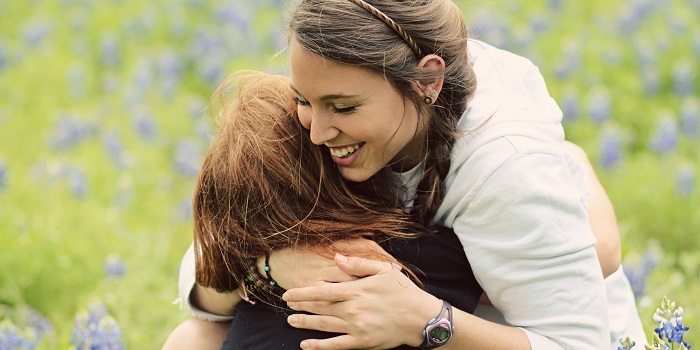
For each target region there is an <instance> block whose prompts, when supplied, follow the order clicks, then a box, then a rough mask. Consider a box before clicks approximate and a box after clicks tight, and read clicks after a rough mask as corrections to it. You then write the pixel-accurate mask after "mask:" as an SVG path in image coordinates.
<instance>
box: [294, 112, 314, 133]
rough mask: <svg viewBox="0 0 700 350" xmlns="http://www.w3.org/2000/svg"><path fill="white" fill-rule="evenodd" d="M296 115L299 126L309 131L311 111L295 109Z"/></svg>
mask: <svg viewBox="0 0 700 350" xmlns="http://www.w3.org/2000/svg"><path fill="white" fill-rule="evenodd" d="M297 115H298V116H299V121H300V122H301V125H302V126H303V127H304V128H305V129H307V130H308V129H311V111H310V110H309V109H308V108H299V107H297Z"/></svg>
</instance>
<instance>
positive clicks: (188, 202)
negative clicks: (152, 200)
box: [175, 198, 192, 221]
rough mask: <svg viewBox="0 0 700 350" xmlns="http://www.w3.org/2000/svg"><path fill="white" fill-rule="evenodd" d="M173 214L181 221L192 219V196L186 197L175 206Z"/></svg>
mask: <svg viewBox="0 0 700 350" xmlns="http://www.w3.org/2000/svg"><path fill="white" fill-rule="evenodd" d="M175 215H176V217H177V219H179V220H182V221H189V220H192V198H187V199H184V200H182V201H180V203H178V204H177V205H176V206H175Z"/></svg>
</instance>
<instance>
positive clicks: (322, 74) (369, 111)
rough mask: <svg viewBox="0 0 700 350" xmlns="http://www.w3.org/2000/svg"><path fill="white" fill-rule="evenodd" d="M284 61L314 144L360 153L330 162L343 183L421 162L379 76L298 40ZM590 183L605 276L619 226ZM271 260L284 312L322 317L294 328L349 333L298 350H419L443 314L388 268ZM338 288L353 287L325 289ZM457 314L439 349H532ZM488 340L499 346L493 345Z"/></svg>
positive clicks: (392, 94) (431, 87)
mask: <svg viewBox="0 0 700 350" xmlns="http://www.w3.org/2000/svg"><path fill="white" fill-rule="evenodd" d="M290 61H291V81H292V84H291V86H292V88H293V89H294V90H295V92H296V93H297V94H298V96H297V99H298V104H299V118H300V120H301V122H302V124H303V125H304V126H305V127H306V128H307V129H309V130H310V135H311V141H312V142H314V143H315V144H317V145H325V146H326V147H328V148H329V152H331V154H332V155H336V156H337V155H342V151H343V149H345V150H346V152H347V151H350V152H352V148H356V146H357V148H358V149H357V150H356V151H355V153H354V154H352V155H351V156H350V157H342V156H341V157H334V160H335V161H336V164H337V165H338V169H339V171H340V172H341V174H342V176H343V177H344V178H346V179H348V180H350V181H364V180H366V179H368V178H369V177H371V176H372V175H374V174H375V173H376V172H378V171H379V170H380V169H382V168H383V167H384V166H386V165H390V166H392V168H393V170H394V171H402V170H408V169H411V168H412V167H414V166H415V165H417V164H418V163H419V161H420V157H417V156H415V155H419V154H421V152H420V145H421V144H422V142H423V136H422V135H423V133H422V132H421V130H420V128H419V118H418V112H417V110H416V108H415V106H413V104H412V103H411V102H410V101H409V100H407V99H406V98H404V97H403V96H402V95H401V94H400V93H399V92H398V91H396V90H395V89H394V88H393V87H392V86H391V85H390V84H389V83H388V82H387V81H386V80H385V79H384V78H383V77H381V76H379V75H377V74H374V73H372V72H370V71H368V70H366V69H363V68H360V67H354V66H348V65H343V64H339V63H336V62H332V61H328V60H324V59H323V58H322V57H320V56H318V55H315V54H313V53H311V52H309V51H306V50H304V49H303V48H302V47H301V46H300V45H299V44H298V43H297V42H296V41H294V40H292V41H291V43H290ZM418 68H424V69H441V68H444V61H442V59H441V58H439V57H438V56H435V55H429V56H427V57H426V58H424V59H423V60H421V62H420V63H419V66H418ZM441 84H442V80H441V79H439V80H436V81H434V82H431V83H428V84H423V85H421V86H420V87H419V88H420V91H421V93H423V94H424V95H427V94H429V92H431V91H435V92H436V93H438V94H439V92H440V88H441ZM348 147H351V149H348ZM565 147H567V148H568V149H569V151H570V152H572V154H574V155H575V156H577V157H579V158H580V159H581V160H582V161H583V162H584V163H585V164H586V165H587V166H590V163H589V162H588V160H587V158H586V157H585V153H583V151H582V150H581V149H580V148H578V147H577V146H575V145H573V144H570V143H567V144H566V145H565ZM338 152H341V153H338ZM588 180H589V184H590V185H591V190H592V193H591V195H590V198H589V201H590V205H589V206H588V213H589V217H590V218H591V226H592V228H593V232H594V233H595V234H596V238H598V241H599V244H598V245H596V250H597V252H598V256H599V259H600V260H601V268H602V270H603V273H604V275H605V276H607V275H609V274H610V273H612V272H614V271H615V270H617V268H618V267H619V262H620V242H619V237H618V234H617V222H616V220H615V215H614V211H613V210H612V206H611V204H610V201H609V199H608V198H607V195H606V194H605V192H604V190H603V188H602V186H601V185H600V182H599V181H598V179H597V178H596V177H595V173H594V172H593V171H592V170H591V171H589V172H588ZM601 242H602V243H601ZM347 251H352V249H349V250H347ZM272 260H277V261H276V262H275V261H271V263H270V265H271V266H272V269H273V270H274V271H276V273H275V280H276V281H277V282H278V283H279V284H280V285H281V286H282V287H283V288H285V289H288V292H287V293H285V295H284V300H286V301H288V302H289V303H290V304H289V306H290V307H291V308H292V309H295V310H300V311H301V310H304V311H309V312H312V313H316V314H318V315H302V314H299V315H292V316H290V318H289V320H288V321H289V323H290V324H291V325H292V326H294V327H297V328H309V329H317V330H324V331H331V332H339V333H347V335H343V336H339V337H335V338H330V339H324V340H314V339H309V340H306V341H304V342H302V344H300V346H301V347H302V348H304V349H349V348H366V349H375V348H376V349H381V348H387V347H395V346H397V345H400V344H402V343H405V344H408V345H413V346H418V345H419V344H420V343H421V341H422V337H421V334H422V330H423V328H424V327H425V325H426V323H427V322H428V320H430V319H431V318H432V317H434V316H435V315H437V313H438V311H439V310H440V306H441V302H440V301H439V300H438V299H437V298H435V297H434V296H432V295H430V294H428V293H426V292H425V291H422V290H421V289H420V288H418V287H417V286H415V285H414V284H413V283H411V282H410V281H409V280H407V279H405V276H404V275H403V274H401V273H398V271H397V270H396V267H395V266H394V265H392V264H391V263H388V262H380V261H373V260H368V259H362V258H356V257H345V256H342V255H338V256H336V257H335V259H334V260H329V259H327V258H324V257H321V256H318V255H316V254H315V253H313V252H308V251H301V250H295V249H287V250H283V251H280V252H276V253H275V254H273V257H272ZM301 266H303V267H301ZM300 267H301V268H300ZM310 270H313V271H317V272H318V273H314V275H313V276H310V274H308V273H303V274H300V273H299V271H306V272H308V271H310ZM360 277H361V278H360ZM358 278H359V279H358ZM343 281H345V282H347V281H352V282H350V283H327V282H343ZM199 289H201V287H196V290H199ZM201 295H204V297H203V299H206V298H207V297H206V294H202V293H199V292H197V291H196V292H195V295H193V299H197V298H199V296H201ZM227 298H228V299H227V301H226V305H228V306H230V305H232V304H235V302H238V301H240V298H237V297H236V296H228V297H227ZM193 301H194V300H193ZM485 301H486V299H485ZM220 302H221V301H219V303H220ZM200 304H201V305H202V307H203V309H204V310H209V311H213V310H221V309H220V305H219V306H217V302H214V303H213V304H214V305H211V308H210V307H208V306H206V304H207V302H206V301H205V300H202V301H200ZM369 310H371V312H368V311H369ZM454 311H455V315H454V324H455V326H456V328H457V329H459V330H460V332H458V333H456V335H455V337H454V338H453V339H452V340H451V341H450V343H449V344H447V345H446V346H444V347H443V348H444V349H480V348H489V349H501V348H502V349H529V348H530V346H529V342H528V339H527V337H526V336H525V334H524V332H523V331H522V330H520V329H518V328H514V327H507V326H503V325H498V324H495V323H491V322H488V321H485V320H482V319H479V318H477V317H475V316H473V315H470V314H468V313H465V312H462V311H460V310H457V309H454ZM209 323H211V322H209ZM387 335H390V336H387ZM494 339H497V340H498V341H497V342H496V343H495V344H494V343H493V340H494Z"/></svg>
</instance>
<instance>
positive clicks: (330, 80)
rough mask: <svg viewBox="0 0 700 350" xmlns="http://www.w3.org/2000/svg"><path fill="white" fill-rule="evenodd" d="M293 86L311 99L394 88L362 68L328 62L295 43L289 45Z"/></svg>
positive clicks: (378, 76)
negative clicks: (311, 96)
mask: <svg viewBox="0 0 700 350" xmlns="http://www.w3.org/2000/svg"><path fill="white" fill-rule="evenodd" d="M289 61H290V80H291V85H292V86H293V87H294V89H296V90H297V91H298V92H299V93H302V94H305V95H309V96H306V97H307V98H310V95H314V96H316V95H319V96H320V95H328V94H337V95H359V94H365V95H366V94H368V93H372V91H375V90H376V89H382V88H391V85H390V84H389V83H388V82H387V81H386V79H385V78H384V77H383V76H380V75H379V74H376V73H374V72H372V71H371V70H369V69H367V68H363V67H358V66H352V65H348V64H343V63H339V62H336V61H332V60H329V59H325V58H323V57H322V56H320V55H317V54H315V53H313V52H311V51H308V50H306V49H304V48H303V47H302V46H301V44H299V43H298V42H297V41H296V40H294V39H292V40H291V41H290V44H289Z"/></svg>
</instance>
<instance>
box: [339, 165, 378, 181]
mask: <svg viewBox="0 0 700 350" xmlns="http://www.w3.org/2000/svg"><path fill="white" fill-rule="evenodd" d="M365 170H366V169H365ZM372 175H374V174H370V173H369V172H368V171H359V172H358V171H353V170H348V169H342V168H341V169H340V176H342V177H343V178H344V179H345V180H348V181H350V182H363V181H366V180H367V179H369V178H370V177H372Z"/></svg>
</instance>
